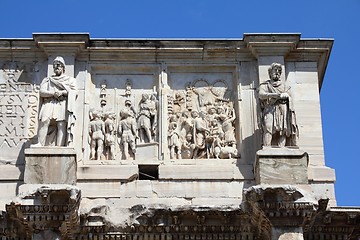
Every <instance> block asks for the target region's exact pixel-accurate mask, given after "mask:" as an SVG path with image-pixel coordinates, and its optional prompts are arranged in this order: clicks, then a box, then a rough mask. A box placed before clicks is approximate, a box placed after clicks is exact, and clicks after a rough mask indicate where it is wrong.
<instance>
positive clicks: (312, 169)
mask: <svg viewBox="0 0 360 240" xmlns="http://www.w3.org/2000/svg"><path fill="white" fill-rule="evenodd" d="M308 178H309V181H313V182H330V183H334V182H335V181H336V175H335V170H334V169H332V168H329V167H325V166H309V167H308Z"/></svg>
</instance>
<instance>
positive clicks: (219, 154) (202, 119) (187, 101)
mask: <svg viewBox="0 0 360 240" xmlns="http://www.w3.org/2000/svg"><path fill="white" fill-rule="evenodd" d="M169 85H170V88H171V91H170V92H169V94H168V95H167V106H168V108H167V125H168V134H167V140H168V142H167V143H168V151H169V154H168V156H169V157H170V159H203V158H206V159H214V158H215V159H219V158H220V159H225V158H237V157H238V146H237V142H238V141H237V139H236V129H235V119H236V117H237V115H236V111H235V107H234V96H235V94H234V93H235V92H234V89H237V88H236V87H234V84H233V81H232V74H231V73H173V74H171V75H170V81H169Z"/></svg>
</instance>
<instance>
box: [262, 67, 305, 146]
mask: <svg viewBox="0 0 360 240" xmlns="http://www.w3.org/2000/svg"><path fill="white" fill-rule="evenodd" d="M268 71H269V77H270V80H267V81H266V82H264V83H262V84H260V86H259V99H260V103H261V108H262V129H263V145H264V146H279V147H284V146H285V145H286V146H296V144H297V137H298V134H299V131H298V127H297V124H296V117H295V111H294V108H293V102H292V98H291V91H290V87H287V86H286V85H285V84H284V83H283V82H282V81H281V80H280V76H281V73H282V67H281V64H279V63H272V64H271V66H270V68H269V70H268Z"/></svg>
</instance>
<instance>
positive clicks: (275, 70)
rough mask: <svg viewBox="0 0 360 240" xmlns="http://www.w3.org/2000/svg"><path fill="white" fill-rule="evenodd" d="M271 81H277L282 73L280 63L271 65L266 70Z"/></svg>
mask: <svg viewBox="0 0 360 240" xmlns="http://www.w3.org/2000/svg"><path fill="white" fill-rule="evenodd" d="M268 72H269V77H270V79H271V80H274V81H279V80H280V76H281V73H282V66H281V64H280V63H272V64H271V65H270V67H269V69H268Z"/></svg>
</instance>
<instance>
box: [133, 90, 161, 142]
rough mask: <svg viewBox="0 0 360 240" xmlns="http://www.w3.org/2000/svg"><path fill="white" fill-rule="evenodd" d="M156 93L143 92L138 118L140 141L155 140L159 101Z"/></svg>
mask: <svg viewBox="0 0 360 240" xmlns="http://www.w3.org/2000/svg"><path fill="white" fill-rule="evenodd" d="M154 97H155V96H154V95H151V94H147V93H143V94H142V98H141V101H140V103H139V114H138V119H137V124H138V130H139V137H140V142H141V143H144V142H153V141H154V136H155V135H156V128H157V102H156V99H154Z"/></svg>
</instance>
